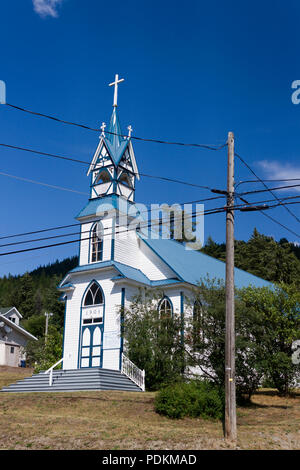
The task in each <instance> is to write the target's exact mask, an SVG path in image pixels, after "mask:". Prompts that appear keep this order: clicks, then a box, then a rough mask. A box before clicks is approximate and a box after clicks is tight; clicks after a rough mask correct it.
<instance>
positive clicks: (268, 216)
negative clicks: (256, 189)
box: [237, 195, 300, 238]
mask: <svg viewBox="0 0 300 470" xmlns="http://www.w3.org/2000/svg"><path fill="white" fill-rule="evenodd" d="M237 197H238V198H239V199H241V200H242V201H243V202H244V203H245V204H248V205H249V206H251V205H252V203H251V202H248V201H246V200H245V199H244V198H242V197H241V196H239V195H237ZM259 212H260V213H261V214H262V215H264V216H265V217H267V218H268V219H270V220H272V222H274V223H275V224H277V225H279V226H280V227H282V228H284V229H285V230H287V231H288V232H290V233H292V234H293V235H296V237H298V238H300V235H299V234H298V233H297V232H294V230H292V229H290V228H289V227H287V226H286V225H284V224H282V223H281V222H279V221H278V220H276V219H274V217H272V216H270V215H269V214H266V213H265V212H263V211H262V210H261V211H259Z"/></svg>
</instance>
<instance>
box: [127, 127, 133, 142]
mask: <svg viewBox="0 0 300 470" xmlns="http://www.w3.org/2000/svg"><path fill="white" fill-rule="evenodd" d="M127 129H128V138H129V139H130V137H131V133H132V131H133V129H132V127H131V126H128V127H127Z"/></svg>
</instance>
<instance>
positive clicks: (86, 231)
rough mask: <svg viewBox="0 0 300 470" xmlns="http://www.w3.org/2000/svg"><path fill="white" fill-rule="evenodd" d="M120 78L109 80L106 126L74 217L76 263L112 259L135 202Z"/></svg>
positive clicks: (135, 176) (135, 175)
mask: <svg viewBox="0 0 300 470" xmlns="http://www.w3.org/2000/svg"><path fill="white" fill-rule="evenodd" d="M123 81H124V79H120V80H119V77H118V75H116V76H115V81H114V82H113V83H110V84H109V86H114V87H115V89H114V101H113V111H112V115H111V119H110V123H109V126H106V124H105V123H102V126H101V135H100V141H99V144H98V147H97V149H96V152H95V154H94V156H93V159H92V162H91V164H90V166H89V169H88V172H87V175H88V176H90V179H91V182H90V198H89V202H88V204H87V205H86V206H85V207H84V208H83V209H82V210H81V211H80V213H79V214H78V215H77V217H76V218H77V220H79V222H80V223H81V241H80V257H79V265H87V264H93V263H100V262H102V261H113V260H114V257H115V236H116V234H118V233H119V232H121V231H122V230H124V224H125V228H126V224H127V222H128V214H129V207H132V206H134V195H135V183H136V179H139V173H138V168H137V164H136V159H135V155H134V151H133V146H132V142H131V133H132V127H131V126H129V127H128V134H127V135H124V134H123V133H122V129H121V125H120V121H119V118H118V113H117V100H118V84H119V83H121V82H123ZM131 214H132V212H131ZM130 217H132V218H134V217H133V215H130Z"/></svg>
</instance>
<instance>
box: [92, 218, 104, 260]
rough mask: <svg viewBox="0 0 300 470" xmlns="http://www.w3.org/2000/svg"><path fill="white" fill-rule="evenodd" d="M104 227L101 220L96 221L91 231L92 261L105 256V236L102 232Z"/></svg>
mask: <svg viewBox="0 0 300 470" xmlns="http://www.w3.org/2000/svg"><path fill="white" fill-rule="evenodd" d="M102 230H103V228H102V224H101V223H100V222H98V223H96V224H95V225H94V227H93V228H92V233H91V261H92V263H94V262H96V261H101V260H102V257H103V236H102V234H101V232H102Z"/></svg>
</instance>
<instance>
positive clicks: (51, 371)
mask: <svg viewBox="0 0 300 470" xmlns="http://www.w3.org/2000/svg"><path fill="white" fill-rule="evenodd" d="M63 360H64V358H63V357H62V358H61V359H60V360H59V361H57V362H56V363H55V364H54V365H53V366H51V367H50V369H48V370H46V372H45V374H49V373H50V375H49V387H52V384H53V369H54V368H55V367H56V366H58V364H60V363H61V362H62V361H63Z"/></svg>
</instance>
